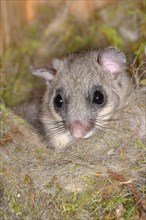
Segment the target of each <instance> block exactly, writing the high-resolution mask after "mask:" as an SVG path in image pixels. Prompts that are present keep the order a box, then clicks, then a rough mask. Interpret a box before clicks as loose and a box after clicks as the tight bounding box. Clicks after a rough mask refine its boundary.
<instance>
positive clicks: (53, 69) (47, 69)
mask: <svg viewBox="0 0 146 220" xmlns="http://www.w3.org/2000/svg"><path fill="white" fill-rule="evenodd" d="M61 63H62V61H61V60H59V59H54V60H53V62H52V63H51V64H49V65H47V66H44V67H41V68H35V67H33V66H31V67H30V71H31V73H32V74H33V75H35V76H38V77H42V78H44V79H45V80H46V83H47V84H48V83H49V82H50V81H52V80H53V79H54V76H55V75H56V73H57V69H58V68H59V66H60V65H61Z"/></svg>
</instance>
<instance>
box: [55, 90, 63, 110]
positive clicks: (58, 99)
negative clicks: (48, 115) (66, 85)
mask: <svg viewBox="0 0 146 220" xmlns="http://www.w3.org/2000/svg"><path fill="white" fill-rule="evenodd" d="M54 106H55V107H56V108H58V109H60V108H62V106H63V98H62V96H61V95H60V94H58V95H56V97H55V98H54Z"/></svg>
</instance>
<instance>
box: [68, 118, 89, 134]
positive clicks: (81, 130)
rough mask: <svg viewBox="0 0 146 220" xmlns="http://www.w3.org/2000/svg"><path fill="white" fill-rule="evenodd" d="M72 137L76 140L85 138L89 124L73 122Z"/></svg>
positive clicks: (71, 124) (71, 127)
mask: <svg viewBox="0 0 146 220" xmlns="http://www.w3.org/2000/svg"><path fill="white" fill-rule="evenodd" d="M69 127H70V132H71V135H72V136H73V137H75V138H83V137H84V136H85V135H86V134H87V132H88V131H89V127H90V125H89V123H87V122H86V123H83V122H81V121H73V122H71V123H70V126H69Z"/></svg>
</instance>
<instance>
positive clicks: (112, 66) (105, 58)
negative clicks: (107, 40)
mask: <svg viewBox="0 0 146 220" xmlns="http://www.w3.org/2000/svg"><path fill="white" fill-rule="evenodd" d="M97 61H98V63H99V65H100V66H101V67H103V70H105V71H106V72H109V73H110V74H112V76H113V77H114V78H115V77H116V76H117V75H118V73H121V72H123V71H125V70H126V65H127V61H126V57H125V54H124V53H123V52H121V51H120V50H119V49H117V48H115V47H108V48H105V49H103V50H100V51H99V54H98V58H97Z"/></svg>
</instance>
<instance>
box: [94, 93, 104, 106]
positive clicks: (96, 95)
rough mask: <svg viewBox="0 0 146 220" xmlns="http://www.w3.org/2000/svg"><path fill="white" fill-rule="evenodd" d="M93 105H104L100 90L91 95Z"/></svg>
mask: <svg viewBox="0 0 146 220" xmlns="http://www.w3.org/2000/svg"><path fill="white" fill-rule="evenodd" d="M93 103H95V104H97V105H102V104H104V95H103V93H102V92H101V91H100V90H96V91H95V92H94V94H93Z"/></svg>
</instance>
